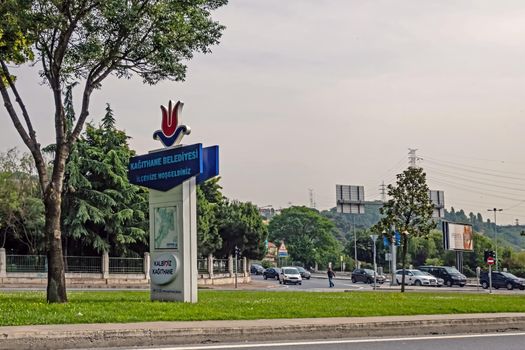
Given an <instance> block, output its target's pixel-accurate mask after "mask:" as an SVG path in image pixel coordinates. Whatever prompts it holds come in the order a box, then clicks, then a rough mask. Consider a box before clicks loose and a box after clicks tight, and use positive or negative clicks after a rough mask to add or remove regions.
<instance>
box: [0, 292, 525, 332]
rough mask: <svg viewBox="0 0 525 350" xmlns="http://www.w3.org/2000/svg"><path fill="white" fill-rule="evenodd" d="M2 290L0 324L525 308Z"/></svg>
mask: <svg viewBox="0 0 525 350" xmlns="http://www.w3.org/2000/svg"><path fill="white" fill-rule="evenodd" d="M68 296H69V302H68V303H66V304H47V303H46V302H45V294H44V293H43V292H1V293H0V315H1V316H0V326H13V325H34V324H70V323H110V322H111V323H126V322H147V321H202V320H252V319H274V318H309V317H311V318H317V317H361V316H389V315H430V314H460V313H497V312H525V295H524V294H521V293H520V294H516V295H488V294H466V293H458V294H453V293H404V294H401V293H374V292H359V293H343V292H341V293H335V292H330V293H312V292H294V293H290V292H257V291H214V290H202V291H199V302H198V303H197V304H187V303H168V302H151V301H150V300H149V293H148V292H145V291H122V292H121V291H108V292H98V291H97V292H91V291H86V292H76V291H75V292H69V293H68Z"/></svg>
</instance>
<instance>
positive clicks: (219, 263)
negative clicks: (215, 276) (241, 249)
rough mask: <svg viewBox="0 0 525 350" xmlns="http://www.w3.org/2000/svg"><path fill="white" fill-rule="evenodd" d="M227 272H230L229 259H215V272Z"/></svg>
mask: <svg viewBox="0 0 525 350" xmlns="http://www.w3.org/2000/svg"><path fill="white" fill-rule="evenodd" d="M226 272H228V259H215V260H213V273H226Z"/></svg>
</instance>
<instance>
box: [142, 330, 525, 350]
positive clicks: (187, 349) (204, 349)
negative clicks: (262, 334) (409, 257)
mask: <svg viewBox="0 0 525 350" xmlns="http://www.w3.org/2000/svg"><path fill="white" fill-rule="evenodd" d="M511 336H525V332H519V333H488V334H463V335H439V336H423V337H404V338H372V339H341V340H315V341H301V342H288V343H286V342H281V343H252V344H224V345H222V344H221V345H194V346H180V347H162V348H151V347H150V348H135V350H209V349H243V348H270V347H282V346H301V345H330V344H352V343H356V344H358V343H382V342H393V341H395V342H400V341H414V340H443V339H462V338H487V337H511Z"/></svg>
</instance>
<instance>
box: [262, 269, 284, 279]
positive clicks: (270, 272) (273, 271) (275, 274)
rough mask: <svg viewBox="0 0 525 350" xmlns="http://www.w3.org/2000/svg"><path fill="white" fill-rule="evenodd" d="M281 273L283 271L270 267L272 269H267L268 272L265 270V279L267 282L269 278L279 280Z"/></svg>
mask: <svg viewBox="0 0 525 350" xmlns="http://www.w3.org/2000/svg"><path fill="white" fill-rule="evenodd" d="M280 273H281V269H279V268H277V267H270V268H267V269H266V270H264V272H263V277H264V279H265V280H266V279H268V278H273V279H276V280H278V279H279V274H280Z"/></svg>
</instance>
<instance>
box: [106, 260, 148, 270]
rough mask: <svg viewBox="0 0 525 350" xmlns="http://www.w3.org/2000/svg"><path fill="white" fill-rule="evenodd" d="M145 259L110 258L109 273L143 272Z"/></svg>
mask: <svg viewBox="0 0 525 350" xmlns="http://www.w3.org/2000/svg"><path fill="white" fill-rule="evenodd" d="M143 272H144V259H142V258H117V257H115V258H111V257H110V258H109V273H121V274H125V273H143Z"/></svg>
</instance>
